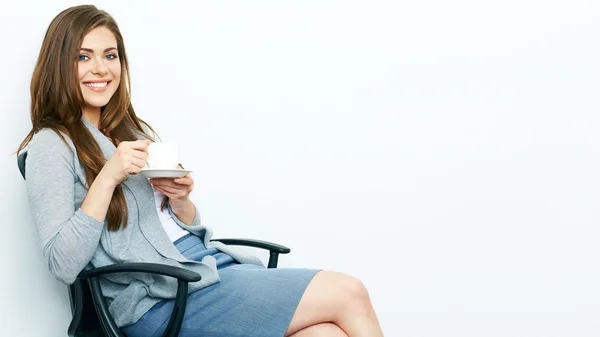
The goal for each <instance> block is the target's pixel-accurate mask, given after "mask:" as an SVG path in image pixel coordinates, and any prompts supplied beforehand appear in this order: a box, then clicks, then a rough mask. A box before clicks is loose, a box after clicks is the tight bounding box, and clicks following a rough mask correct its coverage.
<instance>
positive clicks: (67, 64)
mask: <svg viewBox="0 0 600 337" xmlns="http://www.w3.org/2000/svg"><path fill="white" fill-rule="evenodd" d="M128 69H129V65H128V61H127V55H126V52H125V47H124V44H123V38H122V36H121V33H120V31H119V28H118V26H117V24H116V23H115V21H114V20H113V18H112V17H111V16H110V15H108V14H107V13H106V12H104V11H101V10H98V9H97V8H96V7H94V6H77V7H72V8H69V9H67V10H65V11H63V12H61V13H60V14H59V15H58V16H57V17H56V18H55V19H54V20H53V21H52V23H51V24H50V26H49V28H48V31H47V33H46V36H45V38H44V41H43V44H42V48H41V52H40V55H39V58H38V61H37V65H36V67H35V70H34V74H33V78H32V81H31V120H32V124H33V127H32V130H31V132H30V133H29V135H28V136H27V137H26V138H25V140H24V141H23V143H22V144H21V146H20V147H19V151H21V150H23V149H24V148H25V147H27V149H28V157H27V166H26V175H27V180H26V181H27V191H28V197H29V202H30V205H31V210H32V212H33V218H34V221H35V224H36V228H37V231H38V234H39V237H40V242H41V244H42V247H43V253H44V256H45V257H46V259H47V261H48V266H49V269H50V272H51V273H52V274H53V275H54V276H55V277H56V278H57V279H58V280H60V281H62V282H64V283H66V284H71V283H73V282H74V280H75V278H76V276H77V274H78V273H79V272H80V271H82V270H83V269H84V268H85V267H86V266H87V265H88V264H91V265H93V266H94V267H100V266H104V265H109V264H114V263H123V262H153V263H161V264H167V265H173V266H178V267H183V268H188V269H190V270H193V271H196V272H198V273H199V274H200V275H201V276H202V280H201V281H199V282H195V283H192V284H190V293H189V295H188V302H187V303H188V304H187V308H186V313H185V318H184V322H183V326H182V329H181V333H180V335H181V336H204V335H210V336H245V337H247V336H260V337H265V336H267V337H268V336H296V337H301V336H334V337H335V336H351V337H363V336H382V335H383V334H382V332H381V328H380V327H379V323H378V320H377V317H376V315H375V312H374V310H373V308H372V305H371V302H370V300H369V296H368V293H367V291H366V289H365V288H364V286H363V285H362V284H361V283H360V282H359V281H358V280H356V279H354V278H352V277H349V276H346V275H344V274H340V273H335V272H330V271H317V270H311V269H266V268H264V266H263V265H262V264H261V262H260V260H259V259H257V258H256V257H254V256H248V255H244V254H241V253H239V252H235V251H233V250H231V249H230V248H229V247H227V246H226V245H223V244H220V243H213V242H210V238H211V235H212V233H211V231H210V230H209V229H208V228H206V227H203V226H202V225H201V224H200V219H199V216H198V214H197V213H196V208H195V206H194V205H193V203H192V202H191V201H190V199H189V195H190V192H191V191H192V190H193V186H194V181H193V179H192V177H190V176H189V175H187V176H185V177H182V178H177V179H166V178H163V179H151V180H150V181H148V180H147V179H145V178H144V177H143V176H141V175H138V174H137V173H139V172H140V171H141V169H142V168H143V167H144V165H145V164H146V157H147V148H148V145H149V144H150V142H151V141H154V131H153V129H152V128H151V127H150V126H149V125H148V124H146V123H145V122H143V121H142V120H141V119H139V118H138V117H137V115H136V114H135V112H134V109H133V107H132V105H131V101H130V96H129V91H128V88H129V74H128ZM175 282H176V281H175V280H174V279H172V278H169V277H162V276H156V275H146V274H143V275H142V274H119V275H110V276H107V277H104V278H102V279H101V286H102V291H103V293H104V295H105V296H106V297H107V301H108V303H109V306H110V310H111V314H112V315H113V317H114V319H115V321H116V323H117V324H118V325H119V326H120V327H122V328H123V330H124V331H125V333H126V334H127V335H129V336H159V335H160V334H161V333H162V331H163V330H164V329H165V327H166V324H167V322H168V319H169V315H170V313H171V308H172V305H173V300H172V299H173V298H174V296H175V291H176V286H175Z"/></svg>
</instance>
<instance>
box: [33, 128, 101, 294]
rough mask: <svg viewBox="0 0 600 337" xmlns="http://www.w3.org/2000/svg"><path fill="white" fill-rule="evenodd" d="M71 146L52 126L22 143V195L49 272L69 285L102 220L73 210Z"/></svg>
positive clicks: (83, 263)
mask: <svg viewBox="0 0 600 337" xmlns="http://www.w3.org/2000/svg"><path fill="white" fill-rule="evenodd" d="M76 158H77V157H76V155H75V150H74V148H71V147H70V146H67V144H65V142H63V140H62V139H61V138H60V137H59V136H58V134H57V133H56V132H54V131H52V130H49V129H44V130H41V131H39V132H38V133H37V134H36V135H35V136H34V137H33V138H32V140H31V142H30V143H29V145H28V148H27V160H26V166H25V175H26V186H27V196H28V199H29V206H30V209H31V213H32V217H33V221H34V224H35V228H36V230H37V233H38V237H39V241H40V244H41V246H42V252H43V254H44V257H45V258H46V261H47V263H48V268H49V270H50V272H51V273H52V275H53V276H54V277H55V278H56V279H58V280H59V281H61V282H63V283H66V284H72V283H73V282H75V279H76V277H77V274H79V272H81V271H82V270H83V269H84V268H85V266H86V265H87V264H88V263H89V261H90V260H91V259H92V256H93V255H94V252H95V251H96V248H97V246H98V242H99V241H100V236H101V234H102V230H103V228H104V223H103V222H100V221H98V220H96V219H94V218H92V217H91V216H89V215H88V214H86V213H85V212H84V211H83V210H81V209H80V208H78V209H75V182H76V181H77V179H78V178H77V175H76V174H75V160H76Z"/></svg>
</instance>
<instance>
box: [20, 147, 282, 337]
mask: <svg viewBox="0 0 600 337" xmlns="http://www.w3.org/2000/svg"><path fill="white" fill-rule="evenodd" d="M26 159H27V151H23V152H21V153H20V154H19V156H18V157H17V164H18V166H19V170H20V171H21V175H22V176H23V179H25V178H26V177H25V162H26ZM211 241H220V242H222V243H224V244H229V245H238V246H248V247H254V248H261V249H266V250H268V251H269V262H268V265H267V267H268V268H277V262H278V259H279V254H288V253H289V252H290V249H289V248H287V247H285V246H282V245H278V244H275V243H271V242H266V241H260V240H251V239H213V240H211ZM129 272H136V273H140V272H141V273H151V274H158V275H165V276H170V277H174V278H176V279H177V284H178V285H177V295H176V297H175V306H174V308H173V312H172V313H171V318H170V320H169V323H168V325H167V329H166V330H165V333H164V334H163V336H165V337H175V336H177V335H178V334H179V330H180V329H181V324H182V322H183V315H184V313H185V306H186V303H187V292H188V283H189V282H197V281H200V279H201V277H200V274H198V273H196V272H193V271H191V270H187V269H184V268H179V267H174V266H167V265H161V264H156V263H121V264H114V265H110V266H104V267H99V268H91V269H87V270H84V271H82V272H81V273H80V274H79V275H78V276H77V279H76V280H75V283H73V284H71V285H69V300H70V303H71V312H72V314H73V318H72V320H71V324H70V325H69V328H68V330H67V333H68V336H69V337H101V336H107V337H124V336H125V334H124V333H123V332H122V331H121V330H120V329H119V327H118V326H117V325H116V323H115V321H114V319H113V318H112V316H111V315H110V313H109V311H108V305H107V303H106V300H105V299H104V296H103V295H102V289H100V282H99V280H98V278H99V277H101V276H102V275H106V274H114V273H129Z"/></svg>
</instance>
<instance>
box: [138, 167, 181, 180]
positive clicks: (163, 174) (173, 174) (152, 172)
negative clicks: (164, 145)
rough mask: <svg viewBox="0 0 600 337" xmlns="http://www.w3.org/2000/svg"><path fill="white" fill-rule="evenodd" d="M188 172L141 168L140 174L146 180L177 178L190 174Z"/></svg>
mask: <svg viewBox="0 0 600 337" xmlns="http://www.w3.org/2000/svg"><path fill="white" fill-rule="evenodd" d="M190 172H192V171H190V170H184V169H151V168H143V169H142V171H141V172H140V173H141V174H142V175H143V176H144V177H146V178H179V177H183V176H184V175H186V174H188V173H190Z"/></svg>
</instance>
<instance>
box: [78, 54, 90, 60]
mask: <svg viewBox="0 0 600 337" xmlns="http://www.w3.org/2000/svg"><path fill="white" fill-rule="evenodd" d="M88 59H89V57H87V55H79V61H87V60H88Z"/></svg>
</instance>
